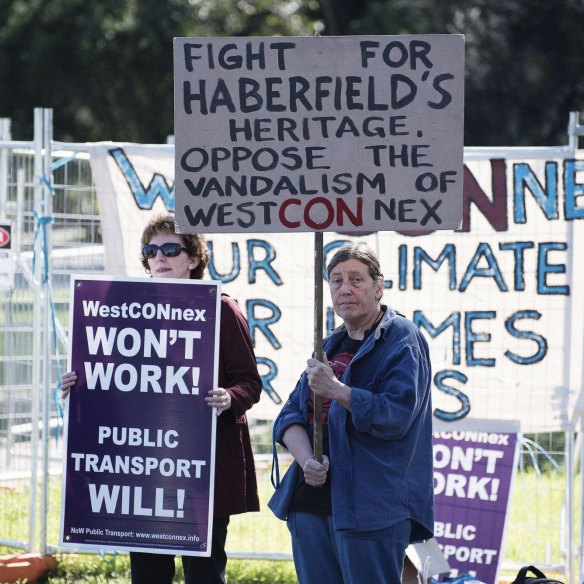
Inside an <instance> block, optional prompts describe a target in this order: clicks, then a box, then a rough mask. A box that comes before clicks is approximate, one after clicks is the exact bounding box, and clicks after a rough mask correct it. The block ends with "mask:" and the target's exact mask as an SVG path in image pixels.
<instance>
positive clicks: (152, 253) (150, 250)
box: [142, 243, 187, 260]
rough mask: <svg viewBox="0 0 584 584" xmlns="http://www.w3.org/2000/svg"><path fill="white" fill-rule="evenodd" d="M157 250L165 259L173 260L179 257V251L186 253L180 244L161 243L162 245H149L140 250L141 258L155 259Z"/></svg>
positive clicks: (185, 249)
mask: <svg viewBox="0 0 584 584" xmlns="http://www.w3.org/2000/svg"><path fill="white" fill-rule="evenodd" d="M158 250H160V251H161V252H162V255H164V256H166V257H167V258H174V257H176V256H177V255H179V254H180V252H181V251H187V248H186V247H183V246H182V245H181V244H180V243H163V244H162V245H156V244H154V243H149V244H148V245H145V246H144V247H143V248H142V257H143V258H144V259H145V260H150V259H152V258H153V257H156V254H157V253H158Z"/></svg>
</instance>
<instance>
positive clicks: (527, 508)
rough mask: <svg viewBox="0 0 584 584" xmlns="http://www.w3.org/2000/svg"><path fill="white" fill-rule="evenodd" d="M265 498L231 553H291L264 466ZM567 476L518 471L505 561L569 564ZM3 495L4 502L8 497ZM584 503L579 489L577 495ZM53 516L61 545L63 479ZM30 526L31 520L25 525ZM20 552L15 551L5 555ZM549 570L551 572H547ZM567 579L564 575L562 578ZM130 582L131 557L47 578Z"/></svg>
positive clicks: (232, 573) (77, 558) (246, 568)
mask: <svg viewBox="0 0 584 584" xmlns="http://www.w3.org/2000/svg"><path fill="white" fill-rule="evenodd" d="M258 478H259V487H260V499H261V503H262V511H261V512H260V513H248V514H245V515H241V516H235V517H232V520H231V523H230V526H229V536H228V540H227V548H228V551H230V552H234V553H244V552H250V551H252V552H254V553H279V554H290V553H291V551H290V550H291V548H290V537H289V533H288V530H287V528H286V526H285V524H284V523H283V522H281V521H279V520H277V519H276V518H275V517H274V516H273V515H272V513H271V512H270V511H269V509H267V507H266V502H267V500H268V499H269V497H270V495H271V493H272V487H271V484H270V481H269V469H267V468H262V467H261V466H260V467H259V468H258ZM564 490H565V475H564V474H563V473H559V472H557V471H548V472H546V473H544V474H542V475H541V476H538V474H536V472H535V471H533V470H529V471H525V472H523V473H517V475H516V477H515V482H514V485H513V493H512V501H511V505H510V510H509V517H508V523H507V525H508V526H507V534H506V540H505V545H504V549H503V561H504V562H505V563H508V562H513V563H515V564H520V565H529V564H534V563H535V564H546V563H549V564H562V563H565V562H566V549H565V541H564V540H563V539H562V537H561V536H562V534H563V533H565V522H566V513H565V510H563V508H562V505H563V502H564ZM7 496H8V495H7V493H3V497H2V498H3V499H5V498H6V497H7ZM28 496H29V492H28V485H27V486H23V487H21V488H17V489H13V490H12V491H11V492H10V494H9V501H8V504H6V505H5V506H4V505H3V509H4V510H3V511H2V515H3V517H2V523H3V526H4V525H13V526H15V529H22V528H18V527H17V526H18V525H23V521H22V509H23V508H24V509H27V505H28ZM574 499H575V501H579V488H577V489H576V492H575V493H574ZM49 500H50V508H51V509H54V512H52V513H50V517H49V525H48V541H49V543H55V542H56V541H58V529H59V527H58V524H59V512H60V503H59V501H60V478H57V477H51V479H50V495H49ZM579 515H580V514H579V511H578V510H577V511H576V513H575V516H574V526H575V528H576V533H575V541H578V539H577V538H578V536H579V533H578V527H579ZM25 523H26V522H25ZM2 535H3V537H11V538H13V539H22V538H24V537H25V536H24V535H22V534H21V535H20V538H19V537H18V533H4V527H3V534H2ZM1 553H14V550H11V551H10V550H8V551H1ZM176 563H177V577H176V582H177V583H181V582H184V580H183V578H182V568H181V564H180V561H179V560H177V562H176ZM544 571H545V570H544ZM516 573H517V569H515V570H507V571H503V572H502V573H501V577H502V578H503V577H507V578H508V579H507V580H502V581H507V582H510V581H512V578H511V576H513V575H514V574H516ZM227 575H228V581H229V582H230V584H252V583H260V584H261V583H266V584H268V583H269V584H293V583H295V582H296V576H295V573H294V567H293V565H292V562H290V561H274V560H263V559H235V558H230V560H229V562H228V565H227ZM562 579H564V580H566V577H564V578H562V577H560V580H562ZM129 581H130V571H129V559H128V555H127V554H117V555H115V554H105V555H101V556H100V555H90V554H71V553H59V554H57V569H56V571H55V573H54V574H51V575H50V576H49V578H48V579H47V582H48V583H49V584H66V583H67V584H70V583H76V584H101V583H103V584H106V583H107V584H122V583H127V582H129Z"/></svg>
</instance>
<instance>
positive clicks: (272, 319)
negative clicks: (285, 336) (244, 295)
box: [245, 298, 282, 349]
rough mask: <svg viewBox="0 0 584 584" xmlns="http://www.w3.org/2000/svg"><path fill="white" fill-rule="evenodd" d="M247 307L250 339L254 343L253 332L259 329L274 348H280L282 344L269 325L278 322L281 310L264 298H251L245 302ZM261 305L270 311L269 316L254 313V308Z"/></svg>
mask: <svg viewBox="0 0 584 584" xmlns="http://www.w3.org/2000/svg"><path fill="white" fill-rule="evenodd" d="M245 306H246V309H247V322H248V324H249V331H250V333H251V339H252V341H253V343H254V345H255V342H256V341H255V332H256V329H259V330H260V331H261V332H262V333H263V334H264V336H265V337H266V339H268V341H269V343H270V344H271V345H272V347H274V349H281V348H282V345H281V344H280V341H279V340H278V338H277V337H276V335H275V334H274V333H273V332H272V330H271V329H270V325H271V324H274V323H276V322H278V321H279V320H280V318H281V316H282V311H281V310H280V309H279V308H278V307H277V306H276V305H275V304H274V303H273V302H271V301H270V300H266V299H264V298H252V299H250V300H248V301H247V302H246V303H245ZM258 307H261V308H263V309H267V310H269V311H270V312H271V314H270V316H266V317H263V318H261V317H259V316H258V315H256V308H258Z"/></svg>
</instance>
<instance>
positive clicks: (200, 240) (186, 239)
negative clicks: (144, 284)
mask: <svg viewBox="0 0 584 584" xmlns="http://www.w3.org/2000/svg"><path fill="white" fill-rule="evenodd" d="M159 234H172V235H178V236H179V237H180V238H181V239H182V242H183V245H184V247H185V248H186V250H187V253H188V254H189V256H191V257H194V256H196V257H198V258H199V265H198V266H197V267H196V268H194V269H193V270H191V280H201V279H202V278H203V274H204V273H205V268H206V267H207V264H208V263H209V250H208V248H207V242H206V241H205V236H204V235H202V234H201V233H176V232H175V223H174V217H173V216H172V215H156V216H155V217H153V218H152V219H151V220H150V221H149V222H148V225H146V227H145V228H144V231H143V232H142V240H141V242H140V243H141V247H143V246H145V245H147V244H148V243H150V241H151V240H152V238H153V237H154V236H156V235H159ZM140 260H141V262H142V265H143V266H144V269H145V270H146V273H147V274H149V273H150V266H149V265H148V260H147V259H146V258H144V257H142V256H140Z"/></svg>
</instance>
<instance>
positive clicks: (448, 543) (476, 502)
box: [433, 431, 517, 582]
mask: <svg viewBox="0 0 584 584" xmlns="http://www.w3.org/2000/svg"><path fill="white" fill-rule="evenodd" d="M433 443H434V447H433V450H434V503H435V518H434V535H435V537H436V539H437V541H438V544H439V545H440V548H441V549H442V554H443V555H444V557H445V558H446V560H447V561H448V563H449V565H450V568H451V570H452V575H458V574H463V573H470V574H471V575H473V576H475V577H476V578H477V579H479V580H480V581H482V582H497V572H498V568H499V561H500V556H501V546H502V543H503V534H504V529H505V520H506V517H507V507H508V503H509V493H510V491H511V481H512V477H513V474H514V469H515V462H516V461H515V456H516V446H517V434H514V433H502V432H482V431H460V432H450V431H449V432H440V431H438V432H435V433H434V440H433Z"/></svg>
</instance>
